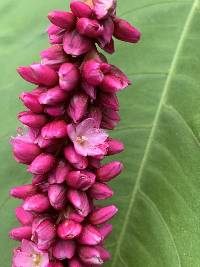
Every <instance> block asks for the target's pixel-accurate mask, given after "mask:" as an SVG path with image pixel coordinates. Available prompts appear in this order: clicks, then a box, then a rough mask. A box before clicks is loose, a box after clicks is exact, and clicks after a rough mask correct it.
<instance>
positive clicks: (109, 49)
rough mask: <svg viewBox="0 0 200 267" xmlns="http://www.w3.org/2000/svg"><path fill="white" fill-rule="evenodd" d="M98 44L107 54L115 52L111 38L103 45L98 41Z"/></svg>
mask: <svg viewBox="0 0 200 267" xmlns="http://www.w3.org/2000/svg"><path fill="white" fill-rule="evenodd" d="M99 46H100V47H101V49H103V50H104V51H106V52H107V53H109V54H113V53H114V52H115V43H114V40H113V39H111V40H110V43H108V44H106V45H104V46H102V45H101V44H100V43H99Z"/></svg>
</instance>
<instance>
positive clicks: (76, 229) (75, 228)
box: [57, 220, 82, 240]
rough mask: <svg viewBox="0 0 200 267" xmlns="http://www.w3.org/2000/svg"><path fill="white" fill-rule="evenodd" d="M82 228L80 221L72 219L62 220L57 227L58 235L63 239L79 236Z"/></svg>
mask: <svg viewBox="0 0 200 267" xmlns="http://www.w3.org/2000/svg"><path fill="white" fill-rule="evenodd" d="M81 230H82V226H81V224H80V223H77V222H74V221H72V220H65V221H64V222H62V223H61V224H60V225H59V226H58V229H57V233H58V236H59V237H60V238H62V239H64V240H68V239H74V238H75V237H77V236H79V235H80V233H81Z"/></svg>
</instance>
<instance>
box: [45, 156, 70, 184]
mask: <svg viewBox="0 0 200 267" xmlns="http://www.w3.org/2000/svg"><path fill="white" fill-rule="evenodd" d="M71 170H72V167H71V166H70V165H69V164H67V163H66V162H65V161H64V160H60V161H59V163H58V165H57V167H56V168H55V169H54V170H53V171H52V172H51V173H50V174H49V176H48V182H49V183H50V184H62V183H63V182H64V181H65V179H66V177H67V175H68V174H69V172H70V171H71Z"/></svg>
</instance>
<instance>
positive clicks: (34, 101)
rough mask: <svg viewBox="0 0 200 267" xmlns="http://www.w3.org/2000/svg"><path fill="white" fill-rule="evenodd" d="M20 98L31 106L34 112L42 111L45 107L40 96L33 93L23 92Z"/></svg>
mask: <svg viewBox="0 0 200 267" xmlns="http://www.w3.org/2000/svg"><path fill="white" fill-rule="evenodd" d="M20 99H21V100H22V102H23V104H24V105H25V106H26V107H27V108H29V109H30V110H31V111H32V112H35V113H41V112H43V110H44V108H43V106H42V105H41V104H40V103H39V101H38V97H37V96H36V95H34V94H31V93H22V94H21V95H20Z"/></svg>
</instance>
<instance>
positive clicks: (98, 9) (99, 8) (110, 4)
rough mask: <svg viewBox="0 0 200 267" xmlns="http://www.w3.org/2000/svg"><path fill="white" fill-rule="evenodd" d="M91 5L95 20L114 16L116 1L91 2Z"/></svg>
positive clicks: (97, 0)
mask: <svg viewBox="0 0 200 267" xmlns="http://www.w3.org/2000/svg"><path fill="white" fill-rule="evenodd" d="M93 3H94V12H95V15H96V16H97V19H103V18H105V17H107V16H108V15H110V16H114V15H115V13H116V5H117V2H116V0H93Z"/></svg>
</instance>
